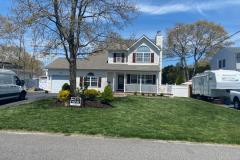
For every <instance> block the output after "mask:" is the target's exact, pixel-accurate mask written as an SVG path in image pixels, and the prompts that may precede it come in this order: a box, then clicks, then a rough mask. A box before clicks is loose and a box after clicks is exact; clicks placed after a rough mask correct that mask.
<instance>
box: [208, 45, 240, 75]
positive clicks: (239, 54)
mask: <svg viewBox="0 0 240 160" xmlns="http://www.w3.org/2000/svg"><path fill="white" fill-rule="evenodd" d="M210 65H211V69H212V70H217V69H225V70H238V71H240V48H238V47H229V48H223V49H221V50H219V51H218V52H217V53H216V54H215V55H214V56H213V57H212V59H211V62H210Z"/></svg>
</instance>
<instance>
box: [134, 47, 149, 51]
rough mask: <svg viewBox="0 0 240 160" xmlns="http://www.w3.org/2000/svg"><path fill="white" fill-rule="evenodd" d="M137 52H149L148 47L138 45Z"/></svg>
mask: <svg viewBox="0 0 240 160" xmlns="http://www.w3.org/2000/svg"><path fill="white" fill-rule="evenodd" d="M137 52H150V49H149V48H148V47H147V46H140V47H138V49H137Z"/></svg>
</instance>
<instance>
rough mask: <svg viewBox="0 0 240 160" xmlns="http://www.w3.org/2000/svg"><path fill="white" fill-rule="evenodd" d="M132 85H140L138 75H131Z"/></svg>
mask: <svg viewBox="0 0 240 160" xmlns="http://www.w3.org/2000/svg"><path fill="white" fill-rule="evenodd" d="M130 83H131V84H135V83H138V75H136V74H131V75H130Z"/></svg>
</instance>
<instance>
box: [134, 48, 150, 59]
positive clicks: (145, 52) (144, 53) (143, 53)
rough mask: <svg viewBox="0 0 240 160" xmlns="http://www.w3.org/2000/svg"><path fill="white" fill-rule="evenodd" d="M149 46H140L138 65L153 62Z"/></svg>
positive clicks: (137, 56)
mask: <svg viewBox="0 0 240 160" xmlns="http://www.w3.org/2000/svg"><path fill="white" fill-rule="evenodd" d="M150 52H151V51H150V49H149V48H148V47H147V46H140V47H138V49H137V54H136V62H137V63H149V62H151V53H150Z"/></svg>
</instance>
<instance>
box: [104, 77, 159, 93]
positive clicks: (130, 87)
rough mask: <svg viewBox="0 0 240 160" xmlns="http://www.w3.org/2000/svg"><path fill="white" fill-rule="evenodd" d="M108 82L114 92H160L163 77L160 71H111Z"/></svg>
mask: <svg viewBox="0 0 240 160" xmlns="http://www.w3.org/2000/svg"><path fill="white" fill-rule="evenodd" d="M107 82H108V84H110V85H111V87H112V89H113V92H126V93H134V92H137V93H159V86H160V85H161V77H160V74H159V73H158V72H152V73H151V72H131V73H130V72H109V73H107Z"/></svg>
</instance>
